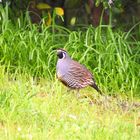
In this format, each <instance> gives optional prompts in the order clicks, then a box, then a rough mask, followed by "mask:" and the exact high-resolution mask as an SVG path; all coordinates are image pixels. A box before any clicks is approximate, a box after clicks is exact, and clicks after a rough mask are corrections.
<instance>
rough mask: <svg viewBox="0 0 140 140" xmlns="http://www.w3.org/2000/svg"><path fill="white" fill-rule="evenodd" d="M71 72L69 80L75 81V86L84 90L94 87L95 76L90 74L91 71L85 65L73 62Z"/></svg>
mask: <svg viewBox="0 0 140 140" xmlns="http://www.w3.org/2000/svg"><path fill="white" fill-rule="evenodd" d="M70 65H71V66H70V68H71V69H70V70H69V75H70V76H69V77H70V78H69V79H71V80H72V79H74V80H73V83H75V84H73V85H74V86H75V87H77V88H83V87H85V86H87V85H92V84H93V83H94V81H93V75H92V74H91V73H90V71H89V70H88V69H87V68H86V67H85V66H83V65H81V64H79V63H78V62H76V61H73V62H72V63H71V64H70Z"/></svg>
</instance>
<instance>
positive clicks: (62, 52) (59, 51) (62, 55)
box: [56, 48, 69, 59]
mask: <svg viewBox="0 0 140 140" xmlns="http://www.w3.org/2000/svg"><path fill="white" fill-rule="evenodd" d="M56 51H57V56H58V58H59V59H66V58H69V55H68V53H67V52H66V51H65V50H64V49H61V48H60V49H57V50H56Z"/></svg>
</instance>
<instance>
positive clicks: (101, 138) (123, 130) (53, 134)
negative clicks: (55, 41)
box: [0, 71, 140, 140]
mask: <svg viewBox="0 0 140 140" xmlns="http://www.w3.org/2000/svg"><path fill="white" fill-rule="evenodd" d="M1 73H2V71H1ZM12 77H13V76H10V75H8V74H6V73H5V74H4V75H1V77H0V139H3V140H21V139H27V140H30V139H33V140H45V139H50V140H51V139H52V140H54V139H56V140H57V139H58V140H60V139H61V140H66V139H67V140H71V139H72V140H77V139H80V140H85V139H87V140H93V139H94V140H139V139H140V126H139V125H140V114H139V113H140V112H139V111H140V102H139V100H134V99H133V98H131V99H130V98H129V99H127V98H126V97H122V96H117V97H111V96H110V97H108V96H99V95H98V93H96V91H95V90H93V89H91V88H87V89H83V90H81V92H80V96H78V97H77V93H76V92H73V91H70V92H68V91H67V89H66V88H65V87H64V86H63V85H62V84H60V83H59V82H58V81H57V80H54V81H48V80H47V79H40V80H35V79H34V78H32V77H28V76H25V75H24V76H22V75H18V77H17V78H16V80H15V79H13V78H12Z"/></svg>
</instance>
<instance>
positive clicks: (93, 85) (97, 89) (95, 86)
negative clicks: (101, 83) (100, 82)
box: [91, 83, 103, 94]
mask: <svg viewBox="0 0 140 140" xmlns="http://www.w3.org/2000/svg"><path fill="white" fill-rule="evenodd" d="M91 87H93V88H94V89H96V91H98V92H99V93H100V94H103V93H102V92H101V90H100V89H99V88H98V86H97V85H96V84H95V83H93V84H92V85H91Z"/></svg>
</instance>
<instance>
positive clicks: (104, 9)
mask: <svg viewBox="0 0 140 140" xmlns="http://www.w3.org/2000/svg"><path fill="white" fill-rule="evenodd" d="M6 4H8V5H9V9H10V10H11V12H10V16H11V18H12V19H13V20H15V19H16V18H18V17H19V16H21V15H25V13H26V11H28V12H29V16H30V19H31V21H32V23H36V24H42V22H43V20H44V21H45V22H44V23H45V24H46V26H48V25H51V24H52V17H53V13H54V12H53V11H54V9H56V8H57V10H55V11H57V12H56V15H57V16H56V18H55V22H56V23H57V24H60V25H63V26H66V27H75V26H79V25H89V24H92V25H93V26H94V27H97V26H98V25H99V24H100V23H102V24H109V23H110V24H111V25H112V26H113V27H116V26H120V25H121V26H122V27H125V29H127V28H129V27H130V26H133V25H134V24H135V23H136V22H138V21H139V20H140V0H74V1H73V0H28V1H27V0H1V5H2V6H6ZM62 16H63V20H62V18H61V17H62ZM100 21H102V22H100ZM123 25H124V26H123Z"/></svg>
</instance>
